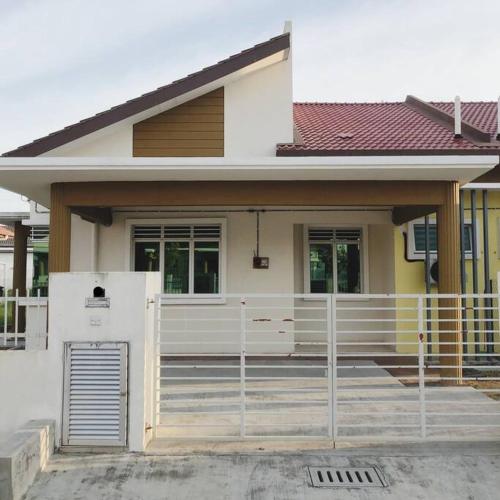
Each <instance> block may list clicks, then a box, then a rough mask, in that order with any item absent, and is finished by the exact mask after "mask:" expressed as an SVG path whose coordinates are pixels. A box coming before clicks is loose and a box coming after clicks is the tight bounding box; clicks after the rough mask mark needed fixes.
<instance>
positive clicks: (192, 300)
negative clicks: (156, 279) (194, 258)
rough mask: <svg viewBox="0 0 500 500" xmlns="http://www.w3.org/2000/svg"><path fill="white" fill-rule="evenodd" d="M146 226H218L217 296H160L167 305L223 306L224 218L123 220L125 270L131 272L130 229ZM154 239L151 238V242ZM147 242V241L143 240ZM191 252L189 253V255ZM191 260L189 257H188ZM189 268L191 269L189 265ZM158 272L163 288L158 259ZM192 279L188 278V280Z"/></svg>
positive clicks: (131, 241) (225, 264)
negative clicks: (218, 286) (218, 271)
mask: <svg viewBox="0 0 500 500" xmlns="http://www.w3.org/2000/svg"><path fill="white" fill-rule="evenodd" d="M139 224H140V225H148V224H151V225H153V224H169V225H175V224H179V225H194V224H214V225H215V224H220V226H221V236H220V252H219V267H220V282H219V283H220V289H219V293H217V294H213V295H212V294H175V295H173V294H162V297H163V301H164V302H167V303H169V304H224V303H225V299H224V298H223V297H222V296H224V295H225V294H226V290H227V219H226V218H225V217H196V218H183V217H169V218H165V217H163V218H158V219H155V218H151V217H149V218H144V219H138V218H134V219H125V249H126V250H125V269H126V270H130V271H133V270H134V269H133V267H134V266H133V264H134V263H133V255H134V253H133V238H132V228H133V226H135V225H139ZM153 239H154V238H151V240H153ZM144 241H148V239H146V238H145V239H144ZM191 253H192V252H190V255H191ZM190 258H191V257H190ZM190 268H192V266H191V263H190ZM160 272H161V279H162V288H163V259H160ZM191 279H192V278H191V277H190V280H191Z"/></svg>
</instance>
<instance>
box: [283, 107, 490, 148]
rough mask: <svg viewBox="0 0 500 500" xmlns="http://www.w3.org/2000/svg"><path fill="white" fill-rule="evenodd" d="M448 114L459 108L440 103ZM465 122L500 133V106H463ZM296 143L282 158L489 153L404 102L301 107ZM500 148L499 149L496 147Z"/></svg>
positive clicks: (296, 109)
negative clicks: (499, 128)
mask: <svg viewBox="0 0 500 500" xmlns="http://www.w3.org/2000/svg"><path fill="white" fill-rule="evenodd" d="M436 107H438V108H439V109H442V110H443V111H445V112H450V110H451V112H452V111H453V103H436ZM462 117H463V119H464V120H467V121H469V122H470V123H471V124H472V125H474V126H475V127H477V128H480V129H482V130H485V131H488V132H489V133H490V134H491V135H492V136H493V135H494V134H495V132H496V103H490V102H487V103H463V111H462ZM294 121H295V126H296V131H297V133H298V137H297V138H296V143H295V144H279V145H278V147H277V154H278V155H283V156H285V155H340V154H377V153H379V154H380V153H381V152H384V153H387V154H404V153H405V152H407V153H408V154H410V153H413V154H415V153H416V154H418V153H419V152H423V151H425V152H434V153H436V154H444V153H455V152H459V151H462V152H468V153H479V152H481V151H483V150H484V148H483V147H480V146H479V145H478V144H477V143H475V142H473V141H472V140H469V139H466V138H461V139H455V137H454V132H453V130H451V127H448V126H446V125H444V124H442V123H439V122H438V121H435V120H433V119H432V118H431V117H427V116H425V115H424V114H422V113H420V112H418V111H417V110H416V109H414V108H413V107H412V106H409V105H408V104H406V103H403V102H394V103H296V104H294ZM492 148H493V149H496V150H498V149H500V147H499V144H498V143H497V144H492Z"/></svg>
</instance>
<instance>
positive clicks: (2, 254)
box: [0, 202, 49, 296]
mask: <svg viewBox="0 0 500 500" xmlns="http://www.w3.org/2000/svg"><path fill="white" fill-rule="evenodd" d="M48 221H49V215H48V210H47V209H45V208H42V207H39V206H38V205H37V204H36V203H34V202H31V203H30V210H29V211H25V212H0V290H1V292H0V296H1V295H3V294H4V292H5V293H7V294H8V295H15V294H16V289H17V290H18V292H17V293H18V294H20V295H24V294H25V293H28V295H37V294H38V293H40V294H41V295H42V296H47V293H48V249H49V248H48V232H49V225H48V223H49V222H48ZM16 231H17V238H16V237H15V236H16ZM16 245H18V246H19V247H20V248H21V249H22V250H18V251H17V252H15V248H16ZM25 250H26V252H25ZM14 253H16V254H17V255H18V256H19V255H21V257H22V258H23V259H24V258H26V262H24V260H23V261H22V262H21V263H19V262H18V263H17V265H14ZM24 254H26V255H24ZM14 268H16V269H15V272H14Z"/></svg>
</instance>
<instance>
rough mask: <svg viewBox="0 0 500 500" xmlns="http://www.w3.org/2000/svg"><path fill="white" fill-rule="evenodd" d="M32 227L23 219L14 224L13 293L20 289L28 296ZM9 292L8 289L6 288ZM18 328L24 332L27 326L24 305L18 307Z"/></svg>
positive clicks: (22, 293) (23, 294)
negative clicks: (29, 237)
mask: <svg viewBox="0 0 500 500" xmlns="http://www.w3.org/2000/svg"><path fill="white" fill-rule="evenodd" d="M29 233H30V228H29V227H28V226H23V224H22V223H21V221H16V222H15V224H14V270H13V273H12V288H13V289H14V292H13V294H14V295H15V294H16V290H18V291H19V296H20V297H24V296H26V264H27V262H28V259H27V254H28V236H29ZM5 294H7V290H5ZM17 314H18V316H17V328H18V331H19V332H24V330H25V326H26V310H25V308H24V307H18V309H17Z"/></svg>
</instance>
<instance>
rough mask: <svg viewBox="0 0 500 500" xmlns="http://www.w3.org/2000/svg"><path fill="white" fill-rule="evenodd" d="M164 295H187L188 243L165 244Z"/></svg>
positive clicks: (174, 242)
mask: <svg viewBox="0 0 500 500" xmlns="http://www.w3.org/2000/svg"><path fill="white" fill-rule="evenodd" d="M163 288H164V290H165V293H189V242H188V241H168V242H166V243H165V276H164V282H163Z"/></svg>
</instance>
